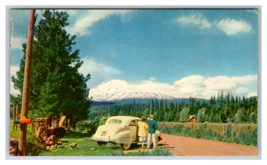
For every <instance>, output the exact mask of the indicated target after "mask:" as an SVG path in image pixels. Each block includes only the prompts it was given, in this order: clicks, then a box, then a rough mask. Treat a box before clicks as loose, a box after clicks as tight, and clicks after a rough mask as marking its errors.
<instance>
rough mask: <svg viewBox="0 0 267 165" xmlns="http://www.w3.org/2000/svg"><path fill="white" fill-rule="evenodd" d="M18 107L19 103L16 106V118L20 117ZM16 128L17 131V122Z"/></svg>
mask: <svg viewBox="0 0 267 165" xmlns="http://www.w3.org/2000/svg"><path fill="white" fill-rule="evenodd" d="M18 109H19V105H17V107H16V119H17V118H18V113H19V112H18ZM15 130H16V131H17V124H16V125H15Z"/></svg>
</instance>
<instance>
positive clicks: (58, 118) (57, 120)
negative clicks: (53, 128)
mask: <svg viewBox="0 0 267 165" xmlns="http://www.w3.org/2000/svg"><path fill="white" fill-rule="evenodd" d="M59 120H60V117H59V115H57V119H56V125H57V126H58V125H59Z"/></svg>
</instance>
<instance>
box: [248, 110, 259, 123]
mask: <svg viewBox="0 0 267 165" xmlns="http://www.w3.org/2000/svg"><path fill="white" fill-rule="evenodd" d="M249 123H254V124H256V123H257V114H256V113H255V112H251V113H250V115H249Z"/></svg>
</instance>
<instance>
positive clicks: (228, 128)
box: [225, 123, 232, 138]
mask: <svg viewBox="0 0 267 165" xmlns="http://www.w3.org/2000/svg"><path fill="white" fill-rule="evenodd" d="M225 135H226V136H227V137H228V138H229V137H231V135H232V125H231V124H230V123H228V124H227V128H226V132H225Z"/></svg>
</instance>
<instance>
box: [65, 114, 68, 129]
mask: <svg viewBox="0 0 267 165" xmlns="http://www.w3.org/2000/svg"><path fill="white" fill-rule="evenodd" d="M65 122H66V123H65V127H66V129H68V115H66V119H65Z"/></svg>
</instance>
